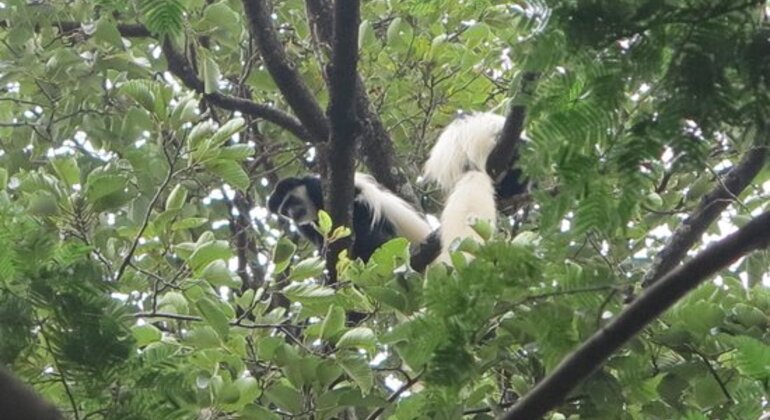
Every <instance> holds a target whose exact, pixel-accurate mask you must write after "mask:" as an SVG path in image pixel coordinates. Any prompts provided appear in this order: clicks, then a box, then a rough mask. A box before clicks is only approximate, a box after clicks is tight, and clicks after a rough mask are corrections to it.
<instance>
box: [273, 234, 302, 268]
mask: <svg viewBox="0 0 770 420" xmlns="http://www.w3.org/2000/svg"><path fill="white" fill-rule="evenodd" d="M296 250H297V246H296V245H294V242H292V241H290V240H289V238H287V237H285V236H282V237H281V238H280V239H279V240H278V243H277V244H276V245H275V248H274V249H273V263H274V264H275V272H276V273H283V271H284V270H286V268H287V267H288V266H289V264H291V257H292V256H294V252H295V251H296Z"/></svg>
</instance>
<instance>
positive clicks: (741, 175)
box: [642, 132, 767, 286]
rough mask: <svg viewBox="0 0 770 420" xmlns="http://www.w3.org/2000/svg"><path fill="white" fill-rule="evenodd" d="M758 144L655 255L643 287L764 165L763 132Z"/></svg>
mask: <svg viewBox="0 0 770 420" xmlns="http://www.w3.org/2000/svg"><path fill="white" fill-rule="evenodd" d="M758 136H759V137H758V141H757V142H755V145H754V147H753V148H751V149H750V150H749V151H748V152H746V154H745V155H744V156H743V159H741V161H740V163H738V165H736V166H735V167H733V168H732V169H730V172H728V174H727V176H725V178H724V180H722V181H721V182H717V185H716V186H715V187H714V189H713V190H711V191H710V192H709V193H708V194H706V195H704V196H703V198H702V199H701V201H700V204H698V208H696V209H695V211H693V212H692V214H690V216H689V217H687V219H685V220H684V221H683V222H682V224H681V225H680V226H679V227H678V228H677V229H676V231H675V232H674V234H673V235H671V239H670V240H669V241H668V244H667V245H666V246H665V247H664V248H663V249H662V250H661V251H660V252H658V254H657V255H656V256H655V262H654V263H653V265H652V267H651V268H650V270H649V271H647V273H646V274H645V276H644V278H643V279H642V285H644V286H649V285H650V284H652V283H654V282H656V281H657V280H658V279H659V278H660V277H662V276H663V275H665V274H666V273H668V272H669V271H671V269H672V268H674V267H676V266H677V265H678V264H679V263H680V262H681V261H682V260H683V259H684V257H685V256H686V255H687V251H689V250H690V248H692V247H693V245H695V243H696V242H698V240H699V239H700V237H701V235H703V232H705V231H706V229H708V227H709V226H711V224H712V223H713V222H714V220H716V218H717V217H719V215H720V214H721V213H722V211H723V210H724V209H725V208H727V206H729V205H730V204H731V203H732V202H733V200H734V199H735V197H736V196H738V195H740V193H741V192H742V191H743V190H744V189H745V188H746V187H747V186H748V185H749V184H750V183H751V181H752V180H753V179H754V177H756V176H757V174H758V173H759V171H760V170H761V169H762V167H763V166H764V164H765V159H766V157H767V147H766V146H764V142H765V141H766V133H765V132H763V133H760V134H758Z"/></svg>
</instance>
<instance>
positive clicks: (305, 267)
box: [289, 257, 326, 281]
mask: <svg viewBox="0 0 770 420" xmlns="http://www.w3.org/2000/svg"><path fill="white" fill-rule="evenodd" d="M324 268H326V262H325V261H324V260H323V259H321V258H319V257H312V258H308V259H306V260H302V261H300V262H299V263H297V264H295V265H294V267H293V268H292V270H291V274H290V275H289V279H291V280H294V281H300V280H305V279H309V278H316V277H320V276H321V275H322V274H323V271H324Z"/></svg>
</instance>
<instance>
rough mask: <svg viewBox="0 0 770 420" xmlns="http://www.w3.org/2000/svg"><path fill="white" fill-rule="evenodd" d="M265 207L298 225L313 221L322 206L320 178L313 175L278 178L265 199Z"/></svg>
mask: <svg viewBox="0 0 770 420" xmlns="http://www.w3.org/2000/svg"><path fill="white" fill-rule="evenodd" d="M267 208H268V209H269V210H270V211H271V212H273V213H276V214H279V215H281V216H283V217H286V218H287V219H291V220H293V221H294V223H296V224H298V225H303V224H308V223H312V222H314V221H315V220H316V218H317V217H318V210H320V209H322V208H323V192H322V190H321V180H320V179H318V178H317V177H314V176H306V177H304V178H295V177H289V178H284V179H282V180H280V181H279V182H278V184H276V185H275V189H274V190H273V192H272V193H271V194H270V198H269V199H268V200H267Z"/></svg>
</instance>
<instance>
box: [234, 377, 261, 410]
mask: <svg viewBox="0 0 770 420" xmlns="http://www.w3.org/2000/svg"><path fill="white" fill-rule="evenodd" d="M235 386H236V387H237V388H238V391H240V394H241V399H240V401H238V403H239V404H242V405H246V404H248V403H251V402H252V401H254V400H256V399H257V398H259V396H260V395H261V394H262V390H261V389H260V387H259V384H258V383H257V380H256V379H254V378H252V377H251V376H248V377H245V378H238V379H236V380H235Z"/></svg>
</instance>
